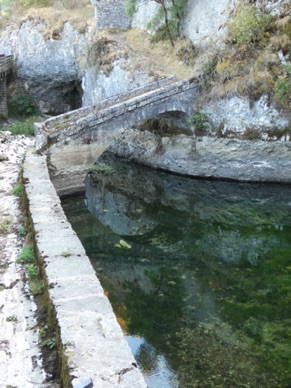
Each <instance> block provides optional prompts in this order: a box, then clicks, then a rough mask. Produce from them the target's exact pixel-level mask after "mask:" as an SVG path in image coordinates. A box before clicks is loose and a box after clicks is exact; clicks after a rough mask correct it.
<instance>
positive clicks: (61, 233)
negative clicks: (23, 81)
mask: <svg viewBox="0 0 291 388" xmlns="http://www.w3.org/2000/svg"><path fill="white" fill-rule="evenodd" d="M23 177H24V181H25V182H26V184H25V188H26V193H27V197H28V204H29V211H30V214H31V219H32V223H33V225H34V229H35V239H36V245H37V248H38V250H39V252H40V256H41V260H42V265H43V269H44V272H45V276H46V278H47V284H49V285H50V289H49V290H48V292H49V297H50V302H51V304H52V306H53V309H54V311H55V315H56V320H57V325H58V331H59V334H60V340H61V345H62V347H63V350H62V351H63V353H64V356H65V357H62V359H63V360H64V359H67V365H66V366H62V370H64V369H67V370H68V371H69V376H66V378H67V379H68V380H71V379H72V382H71V383H70V382H69V383H68V382H65V381H62V382H61V384H62V386H63V387H69V386H73V387H77V386H80V387H83V386H84V384H85V383H84V382H86V381H90V382H91V383H92V384H93V385H92V386H94V387H100V388H107V387H108V388H109V387H120V388H121V387H122V388H135V387H136V388H143V387H144V388H145V387H146V383H145V381H144V379H143V376H142V374H141V372H140V371H139V370H138V369H137V368H136V366H135V365H136V362H135V360H134V358H133V355H132V353H131V350H130V348H129V346H128V344H127V342H126V340H125V338H124V336H123V334H122V330H121V328H120V326H119V324H118V322H117V320H116V317H115V315H114V313H113V310H112V307H111V305H110V302H109V300H108V298H107V297H106V296H105V295H104V291H103V289H102V286H101V284H100V282H99V280H98V279H97V277H96V274H95V271H94V269H93V267H92V266H91V263H90V261H89V258H88V257H87V256H86V254H85V250H84V248H83V246H82V244H81V242H80V240H79V239H78V237H77V236H76V233H75V232H74V231H73V229H72V228H71V225H70V224H69V223H68V221H67V219H66V216H65V214H64V212H63V209H62V207H61V204H60V199H59V197H58V196H57V193H56V191H55V189H54V187H53V184H52V182H51V180H50V177H49V174H48V170H47V164H46V157H45V156H38V155H35V154H33V153H31V152H28V153H27V156H26V159H25V162H24V172H23ZM68 250H70V251H69V252H70V253H69V255H67V254H65V253H64V252H65V251H68ZM62 252H63V254H62Z"/></svg>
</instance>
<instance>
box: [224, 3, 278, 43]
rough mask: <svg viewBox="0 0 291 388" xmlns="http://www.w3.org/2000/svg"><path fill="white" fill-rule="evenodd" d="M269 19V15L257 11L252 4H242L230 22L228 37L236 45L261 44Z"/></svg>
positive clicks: (270, 18) (268, 26)
mask: <svg viewBox="0 0 291 388" xmlns="http://www.w3.org/2000/svg"><path fill="white" fill-rule="evenodd" d="M271 21H272V16H271V15H268V14H264V13H262V12H260V11H258V10H257V8H256V7H255V6H254V5H247V6H242V7H241V8H240V9H239V11H238V13H237V16H236V18H235V19H234V20H233V21H232V22H231V23H230V26H229V34H230V38H231V40H232V42H233V43H235V44H238V45H241V44H248V45H257V44H261V43H262V41H263V39H264V38H265V37H266V36H267V33H268V29H269V28H270V25H271Z"/></svg>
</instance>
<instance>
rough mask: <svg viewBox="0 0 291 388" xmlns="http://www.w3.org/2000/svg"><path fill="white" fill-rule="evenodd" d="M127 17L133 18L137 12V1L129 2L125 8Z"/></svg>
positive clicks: (130, 0) (131, 0)
mask: <svg viewBox="0 0 291 388" xmlns="http://www.w3.org/2000/svg"><path fill="white" fill-rule="evenodd" d="M125 7H126V8H125V11H126V15H127V16H129V17H131V16H133V14H134V12H135V7H136V0H127V1H126V6H125Z"/></svg>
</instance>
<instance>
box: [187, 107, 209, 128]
mask: <svg viewBox="0 0 291 388" xmlns="http://www.w3.org/2000/svg"><path fill="white" fill-rule="evenodd" d="M189 124H190V125H194V127H195V131H199V132H204V131H206V130H207V129H209V125H210V123H209V119H208V117H207V116H206V114H205V113H201V112H197V113H195V114H194V115H193V116H192V117H191V119H190V120H189Z"/></svg>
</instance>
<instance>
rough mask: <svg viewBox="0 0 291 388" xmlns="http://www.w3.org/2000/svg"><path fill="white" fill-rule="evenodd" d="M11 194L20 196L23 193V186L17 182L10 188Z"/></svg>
mask: <svg viewBox="0 0 291 388" xmlns="http://www.w3.org/2000/svg"><path fill="white" fill-rule="evenodd" d="M12 194H13V195H15V196H16V197H22V196H23V195H24V186H23V185H22V184H19V185H17V186H15V187H14V188H13V189H12Z"/></svg>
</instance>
